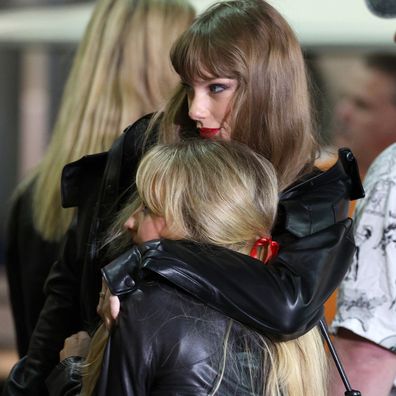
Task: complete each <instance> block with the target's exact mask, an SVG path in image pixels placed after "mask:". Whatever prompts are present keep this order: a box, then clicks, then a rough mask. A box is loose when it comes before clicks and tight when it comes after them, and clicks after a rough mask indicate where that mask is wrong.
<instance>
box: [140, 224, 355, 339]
mask: <svg viewBox="0 0 396 396" xmlns="http://www.w3.org/2000/svg"><path fill="white" fill-rule="evenodd" d="M163 250H164V252H165V253H166V252H167V251H169V252H171V254H172V256H173V255H176V256H177V257H189V256H190V259H188V260H174V264H172V267H170V266H169V263H170V260H169V259H168V258H167V256H166V254H165V253H157V252H158V251H153V252H155V253H154V254H155V255H156V256H157V255H158V254H159V255H161V254H163V255H164V256H163V258H162V259H159V258H158V257H156V260H149V259H147V257H149V255H150V253H148V254H146V256H145V257H146V262H145V263H144V268H145V269H146V270H147V271H153V272H155V273H156V274H157V275H160V276H162V277H163V278H165V279H167V280H168V281H169V282H172V283H173V284H175V285H176V286H178V287H180V288H182V289H183V290H184V291H186V292H188V293H190V294H192V295H194V296H195V297H196V298H199V299H200V300H201V301H203V302H205V303H207V304H208V305H209V306H211V307H213V308H215V309H217V310H219V311H221V312H223V313H225V314H226V315H228V316H229V317H231V318H233V319H236V320H238V321H239V322H241V323H243V324H244V325H246V326H249V327H252V328H254V329H256V330H257V331H259V332H261V333H264V334H267V335H270V336H272V337H274V338H277V339H283V340H287V339H292V338H296V337H298V336H300V335H302V334H304V333H306V332H307V331H308V330H310V329H311V328H312V327H314V326H315V325H316V324H317V323H318V321H319V320H320V319H321V317H322V315H323V304H324V302H325V301H326V300H327V298H328V297H329V296H330V294H331V293H332V292H333V291H334V290H335V289H336V288H337V286H338V284H339V283H340V282H341V280H342V279H343V277H344V275H345V273H346V271H347V270H348V268H349V265H350V262H351V260H352V257H353V253H354V251H355V245H354V241H353V237H352V221H351V220H350V219H348V220H345V221H343V222H340V223H337V224H335V225H333V226H331V227H329V228H327V229H325V230H322V231H319V232H317V233H315V234H312V235H309V236H307V237H304V238H301V239H298V240H297V241H295V242H293V243H291V244H290V245H288V246H286V247H285V248H284V249H283V250H282V251H281V252H280V253H279V255H278V256H277V257H276V258H274V259H273V260H272V261H271V262H270V263H269V264H268V265H264V264H263V263H262V262H261V261H258V260H255V259H252V258H250V257H248V256H245V255H242V254H237V255H238V257H236V254H235V252H231V251H228V253H217V252H216V251H213V259H212V261H210V260H209V259H208V258H207V257H206V258H202V259H201V255H199V254H197V253H196V252H194V251H191V253H189V252H188V249H185V248H183V247H180V244H177V242H175V241H167V240H164V241H163ZM194 256H195V259H194ZM197 285H199V287H197Z"/></svg>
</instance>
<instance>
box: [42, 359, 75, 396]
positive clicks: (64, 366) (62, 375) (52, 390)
mask: <svg viewBox="0 0 396 396" xmlns="http://www.w3.org/2000/svg"><path fill="white" fill-rule="evenodd" d="M82 362H83V359H82V358H81V357H78V356H72V357H69V358H67V359H65V360H62V361H61V362H60V363H58V364H57V366H56V367H55V368H54V369H53V370H52V372H51V374H50V375H49V377H48V378H47V379H46V381H45V383H46V385H47V388H48V393H49V395H50V396H77V395H79V394H80V392H81V374H80V366H81V363H82Z"/></svg>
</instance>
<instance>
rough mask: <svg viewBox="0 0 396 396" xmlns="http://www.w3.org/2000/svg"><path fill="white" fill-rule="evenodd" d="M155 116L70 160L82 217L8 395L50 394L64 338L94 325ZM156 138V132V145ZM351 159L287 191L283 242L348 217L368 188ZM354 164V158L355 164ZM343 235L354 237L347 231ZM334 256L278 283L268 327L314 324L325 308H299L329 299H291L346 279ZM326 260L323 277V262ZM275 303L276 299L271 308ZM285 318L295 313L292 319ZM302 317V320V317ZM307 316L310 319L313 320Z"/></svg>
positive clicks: (278, 232)
mask: <svg viewBox="0 0 396 396" xmlns="http://www.w3.org/2000/svg"><path fill="white" fill-rule="evenodd" d="M149 120H150V117H149V116H146V117H143V118H142V119H140V120H139V121H137V122H136V123H135V124H134V125H132V126H131V127H129V128H128V129H127V130H126V131H125V133H124V134H123V135H122V136H121V137H120V138H119V139H118V140H117V141H116V142H115V144H114V145H113V147H112V149H111V150H110V151H109V152H108V153H103V154H97V155H93V156H87V157H84V158H83V159H81V160H79V161H77V162H75V163H72V164H70V165H68V166H66V167H65V169H64V173H63V177H62V192H63V200H64V206H65V207H69V206H78V219H77V224H76V227H74V228H72V229H71V230H70V231H69V232H68V235H67V237H66V241H65V244H64V250H63V254H62V255H61V259H60V260H58V261H57V262H56V264H55V265H54V267H53V268H52V270H51V273H50V276H49V278H48V280H47V284H46V292H47V299H46V303H45V305H44V308H43V310H42V312H41V315H40V318H39V322H38V324H37V326H36V329H35V332H34V334H33V337H32V340H31V343H30V347H29V352H28V356H27V359H25V360H24V361H23V362H21V363H20V364H19V365H17V366H16V367H15V370H14V371H12V372H11V374H10V376H9V378H8V380H7V383H6V385H5V387H4V393H3V395H29V396H34V395H40V396H41V395H45V393H46V390H45V388H44V379H45V378H46V377H47V375H48V374H49V373H50V371H51V370H52V368H53V367H54V366H55V365H56V364H57V361H58V353H59V351H60V350H61V349H62V346H63V341H64V339H65V338H66V337H68V336H69V335H70V334H72V333H74V332H77V331H79V330H81V329H85V330H92V329H94V328H95V327H96V324H97V320H98V318H97V315H96V305H97V300H98V292H99V290H100V284H101V275H100V269H101V268H102V267H103V266H104V265H105V264H107V263H108V262H109V258H108V256H107V255H106V253H105V252H104V251H103V250H100V249H99V246H100V242H101V239H102V237H103V235H104V233H105V231H106V229H107V227H108V226H109V224H110V223H111V222H112V221H113V219H114V213H115V212H116V211H117V210H118V209H119V208H120V207H121V206H122V204H123V202H124V201H125V199H127V198H128V197H129V195H130V193H131V190H130V186H131V185H132V183H133V182H134V175H135V172H136V168H137V164H138V161H139V158H140V157H141V154H142V147H143V141H144V136H145V135H144V133H145V131H146V128H147V125H148V122H149ZM154 140H155V137H154V138H153V140H152V141H151V142H148V144H152V143H153V141H154ZM349 159H350V160H351V161H348V160H347V155H346V156H345V160H344V161H343V163H342V162H341V161H339V162H338V163H337V164H336V165H335V166H334V167H333V168H331V169H330V170H329V171H327V172H324V173H323V172H319V171H317V172H315V173H314V174H312V175H309V176H307V177H306V178H304V180H302V181H300V182H299V183H296V185H294V186H292V187H290V188H289V189H287V190H286V191H284V192H283V193H282V195H281V197H280V206H279V219H278V222H277V226H276V228H275V230H274V232H273V236H274V237H275V238H276V239H278V240H279V241H280V242H281V246H282V249H285V248H287V246H288V245H289V243H290V241H292V240H295V239H296V238H301V237H303V236H304V235H309V234H310V233H312V232H314V231H317V230H319V229H325V228H327V227H329V226H331V225H332V224H334V223H336V222H337V221H339V220H340V219H342V218H345V217H346V211H347V207H348V203H349V200H350V199H351V198H356V197H357V196H358V195H359V194H358V193H359V188H361V184H360V180H359V179H358V178H357V179H356V177H355V176H356V175H354V174H353V171H354V170H355V168H354V166H353V165H354V164H355V161H354V159H353V156H350V157H349ZM349 164H351V165H352V166H351V167H350V168H351V169H349V166H348V165H349ZM356 191H357V193H356ZM326 235H327V238H329V239H330V240H333V242H334V234H333V231H332V229H328V230H327V234H326ZM338 237H339V238H346V236H345V235H338ZM348 238H349V237H348ZM339 242H340V243H341V242H342V241H339ZM352 250H353V246H352V245H350V244H348V249H344V250H343V251H342V254H343V255H344V256H343V257H345V260H344V263H345V265H348V264H349V259H350V257H351V252H352ZM309 252H310V251H309V250H307V249H306V248H304V249H303V250H296V251H294V252H291V253H290V255H289V256H287V259H288V260H289V263H290V264H291V265H292V264H294V263H296V262H300V263H301V264H302V266H303V264H304V263H305V262H306V261H307V260H308V256H309V254H307V253H309ZM333 256H334V251H332V252H331V254H329V252H328V251H327V250H326V249H324V250H321V249H319V252H318V255H317V257H316V263H317V266H316V268H317V269H318V273H316V272H315V270H314V269H313V270H312V272H307V271H302V272H301V273H299V274H298V275H299V276H301V277H302V278H303V279H304V280H306V282H304V283H303V284H304V286H302V283H299V282H297V283H296V284H295V287H296V289H285V290H281V289H279V288H277V287H276V286H275V287H274V289H275V290H278V293H279V294H280V295H282V296H283V297H287V295H288V294H289V293H292V296H291V297H290V299H289V298H288V297H287V298H280V299H279V307H278V310H277V314H275V315H272V318H269V319H268V328H270V329H272V332H273V333H274V334H276V333H279V334H280V335H283V336H295V335H298V334H300V333H301V332H304V331H305V329H307V328H310V327H311V326H312V322H311V321H315V320H317V318H319V316H320V315H321V312H322V308H321V307H320V308H318V311H317V312H316V313H315V314H313V313H312V312H311V313H310V314H307V315H306V316H301V317H300V315H299V314H300V313H301V312H302V311H304V310H305V308H306V306H307V305H308V306H314V305H315V306H317V307H318V306H320V305H321V304H322V303H323V301H324V299H319V300H318V301H316V302H315V301H308V300H304V299H298V300H296V301H297V302H298V303H302V302H304V303H303V304H302V305H298V304H297V305H296V304H290V303H289V302H290V301H293V300H294V296H295V295H305V293H306V290H305V288H306V285H307V284H309V289H316V288H317V287H318V286H319V285H321V284H322V282H324V284H326V283H327V281H326V279H330V278H332V277H333V276H335V277H336V279H337V280H339V279H340V278H339V277H338V275H337V274H338V272H337V270H336V268H333V267H332V265H333V261H332V257H333ZM326 267H327V271H326V274H325V278H324V279H323V278H322V276H323V268H326ZM300 269H301V268H300ZM292 271H293V272H292V274H293V273H295V274H297V273H296V272H295V270H292ZM279 276H283V275H282V274H280V273H277V272H275V273H274V274H273V275H272V276H271V277H268V278H266V279H264V280H263V281H262V283H261V285H262V287H263V288H264V287H266V285H265V283H264V282H268V283H269V284H271V285H278V284H279V283H278V281H279V279H278V278H279ZM120 286H121V287H126V289H125V291H126V292H127V291H128V288H129V286H130V285H129V284H128V282H127V283H123V284H121V285H120ZM267 286H268V285H267ZM272 287H273V286H272ZM303 287H304V289H303ZM333 289H334V285H333V284H332V287H331V288H329V290H328V291H327V292H326V293H324V294H321V296H322V297H323V296H324V295H325V296H326V297H327V296H329V295H330V294H331V292H332V290H333ZM246 290H247V288H246V285H240V292H241V293H244V292H245V291H246ZM256 298H257V297H256ZM248 301H249V299H248V298H247V299H246V302H248ZM312 303H315V304H314V305H311V304H312ZM271 304H272V302H269V304H268V305H269V307H270V308H272V305H271ZM297 313H299V314H298V315H297ZM285 318H290V320H288V322H289V323H290V324H289V325H287V326H285ZM294 319H298V321H297V322H294ZM300 319H301V320H300ZM305 319H307V320H308V321H307V322H305V321H304V320H305ZM264 321H265V320H264ZM21 366H22V367H21Z"/></svg>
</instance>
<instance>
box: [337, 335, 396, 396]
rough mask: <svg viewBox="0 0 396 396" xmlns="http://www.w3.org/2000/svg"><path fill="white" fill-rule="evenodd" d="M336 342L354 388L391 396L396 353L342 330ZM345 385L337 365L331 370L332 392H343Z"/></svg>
mask: <svg viewBox="0 0 396 396" xmlns="http://www.w3.org/2000/svg"><path fill="white" fill-rule="evenodd" d="M334 345H335V347H336V349H337V352H338V354H339V356H340V358H341V361H342V363H343V365H344V368H345V372H346V373H347V375H348V378H349V381H350V383H351V386H352V388H353V389H357V390H359V391H360V392H361V394H362V395H363V396H389V393H390V391H391V388H392V385H393V381H394V379H395V378H396V354H395V353H393V352H390V351H389V350H387V349H385V348H382V347H380V346H379V345H377V344H375V343H373V342H371V341H369V340H367V339H365V338H363V337H360V336H358V335H356V334H354V333H352V332H351V331H349V330H346V329H340V330H339V332H338V335H337V336H335V337H334ZM344 392H345V388H344V386H343V384H342V382H341V379H340V376H339V375H338V372H337V371H336V368H335V366H334V365H332V367H331V373H330V389H329V395H343V394H344Z"/></svg>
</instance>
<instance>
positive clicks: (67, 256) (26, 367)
mask: <svg viewBox="0 0 396 396" xmlns="http://www.w3.org/2000/svg"><path fill="white" fill-rule="evenodd" d="M73 233H74V229H70V230H69V232H68V236H67V238H66V243H65V245H64V254H63V256H62V261H58V262H56V263H55V264H54V266H53V268H52V270H51V273H50V275H49V278H48V280H47V284H46V288H51V290H52V292H50V293H49V294H48V296H47V299H46V301H45V305H44V307H43V309H42V311H41V314H40V318H39V321H38V323H37V326H36V329H35V331H34V333H33V336H32V338H31V341H30V345H29V350H28V354H27V356H25V357H24V359H23V365H20V364H19V363H17V366H18V365H19V366H18V367H19V369H18V370H12V371H11V373H10V375H9V376H8V378H7V380H6V383H5V386H4V390H3V396H8V395H12V396H16V395H28V396H35V395H37V396H43V395H46V394H48V393H47V389H46V387H45V384H44V380H45V378H46V377H47V376H48V374H49V373H50V371H51V370H52V369H53V367H55V365H56V364H57V363H58V362H59V351H60V350H61V349H62V347H63V343H64V340H65V338H66V337H68V336H69V335H71V334H73V333H75V332H77V331H79V330H81V319H80V312H79V306H80V305H79V294H78V290H79V277H78V274H77V273H76V272H75V270H76V267H77V268H78V263H76V262H75V261H74V259H75V256H74V252H75V251H76V246H75V245H74V243H75V236H74V235H72V234H73Z"/></svg>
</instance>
